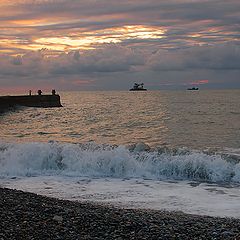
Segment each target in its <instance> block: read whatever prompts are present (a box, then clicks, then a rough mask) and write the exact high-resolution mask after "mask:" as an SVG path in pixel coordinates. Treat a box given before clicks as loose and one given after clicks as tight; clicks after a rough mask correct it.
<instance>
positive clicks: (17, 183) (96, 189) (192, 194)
mask: <svg viewBox="0 0 240 240" xmlns="http://www.w3.org/2000/svg"><path fill="white" fill-rule="evenodd" d="M0 185H1V186H4V187H9V188H14V189H19V190H23V191H29V192H34V193H38V194H42V195H46V196H51V197H56V198H60V199H67V200H72V201H92V202H98V203H104V204H112V205H114V206H119V207H124V208H145V209H156V210H162V209H165V210H169V211H183V212H185V213H191V214H199V215H209V216H219V217H235V218H240V211H239V207H240V202H239V199H240V187H239V186H238V187H237V186H234V187H233V186H227V187H224V186H221V185H217V184H213V183H212V184H208V183H199V182H189V181H175V182H169V181H156V180H143V179H134V178H132V179H128V180H127V179H125V180H123V179H117V178H114V179H113V178H98V179H93V178H83V177H63V176H39V177H21V178H16V179H7V178H5V179H0Z"/></svg>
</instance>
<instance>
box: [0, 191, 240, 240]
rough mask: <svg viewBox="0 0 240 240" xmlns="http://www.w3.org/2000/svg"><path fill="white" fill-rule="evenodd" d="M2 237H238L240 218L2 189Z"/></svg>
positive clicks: (0, 233) (3, 238) (0, 227)
mask: <svg viewBox="0 0 240 240" xmlns="http://www.w3.org/2000/svg"><path fill="white" fill-rule="evenodd" d="M0 208H1V211H0V219H1V221H0V239H1V240H5V239H12V240H13V239H118V240H120V239H191V240H193V239H204V240H205V239H224V240H225V239H236V240H238V239H240V220H239V219H233V218H214V217H208V216H198V215H189V214H184V213H182V212H166V211H155V210H154V211H153V210H133V209H121V208H114V207H111V206H103V205H99V204H93V203H82V202H73V201H66V200H59V199H55V198H49V197H45V196H41V195H37V194H33V193H27V192H22V191H18V190H12V189H7V188H0Z"/></svg>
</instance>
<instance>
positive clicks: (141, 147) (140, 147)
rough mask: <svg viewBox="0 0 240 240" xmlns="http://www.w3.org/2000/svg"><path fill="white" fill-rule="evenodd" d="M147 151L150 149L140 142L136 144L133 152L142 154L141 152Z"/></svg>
mask: <svg viewBox="0 0 240 240" xmlns="http://www.w3.org/2000/svg"><path fill="white" fill-rule="evenodd" d="M149 150H150V147H149V146H148V145H147V144H145V143H142V142H140V143H137V144H136V146H135V148H134V151H135V152H143V151H149Z"/></svg>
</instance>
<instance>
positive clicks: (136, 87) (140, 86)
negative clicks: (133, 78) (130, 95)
mask: <svg viewBox="0 0 240 240" xmlns="http://www.w3.org/2000/svg"><path fill="white" fill-rule="evenodd" d="M143 85H144V83H134V85H133V88H131V89H129V91H147V89H146V88H144V87H143Z"/></svg>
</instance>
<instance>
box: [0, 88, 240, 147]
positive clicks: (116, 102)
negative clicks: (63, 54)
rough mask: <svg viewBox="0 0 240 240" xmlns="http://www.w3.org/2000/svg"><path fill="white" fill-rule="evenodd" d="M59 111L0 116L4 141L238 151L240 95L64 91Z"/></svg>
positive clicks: (37, 110)
mask: <svg viewBox="0 0 240 240" xmlns="http://www.w3.org/2000/svg"><path fill="white" fill-rule="evenodd" d="M60 95H61V100H62V104H63V106H64V107H63V108H53V109H40V108H24V109H21V110H18V111H15V112H11V113H7V114H4V115H2V116H0V124H1V131H0V137H1V139H2V140H7V141H49V140H57V141H62V142H86V141H91V140H93V141H95V142H97V143H110V144H131V143H136V142H145V143H148V144H150V145H151V146H155V145H163V144H165V145H167V146H187V147H192V148H203V147H206V146H209V147H235V148H238V147H240V124H239V123H240V101H239V100H240V99H239V98H240V97H239V96H240V91H238V90H235V91H230V90H229V91H199V92H190V91H161V92H160V91H154V92H153V91H147V92H63V93H61V94H60Z"/></svg>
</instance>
